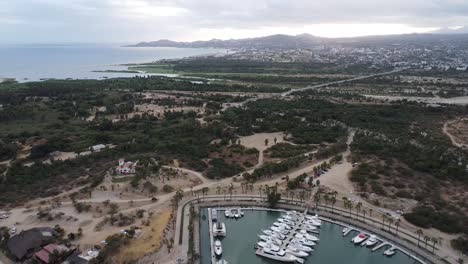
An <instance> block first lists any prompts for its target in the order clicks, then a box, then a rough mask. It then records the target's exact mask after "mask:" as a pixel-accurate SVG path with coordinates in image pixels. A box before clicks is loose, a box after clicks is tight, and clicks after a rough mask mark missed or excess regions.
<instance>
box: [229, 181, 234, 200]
mask: <svg viewBox="0 0 468 264" xmlns="http://www.w3.org/2000/svg"><path fill="white" fill-rule="evenodd" d="M233 190H234V184H232V182H231V185H229V199H231V200H232V191H233Z"/></svg>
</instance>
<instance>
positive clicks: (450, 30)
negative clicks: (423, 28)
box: [432, 27, 468, 34]
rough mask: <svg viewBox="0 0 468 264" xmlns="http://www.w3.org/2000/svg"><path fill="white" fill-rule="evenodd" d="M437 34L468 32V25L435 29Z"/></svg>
mask: <svg viewBox="0 0 468 264" xmlns="http://www.w3.org/2000/svg"><path fill="white" fill-rule="evenodd" d="M432 33H435V34H468V27H460V28H456V29H451V28H441V29H439V30H436V31H433V32H432Z"/></svg>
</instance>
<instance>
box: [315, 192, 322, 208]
mask: <svg viewBox="0 0 468 264" xmlns="http://www.w3.org/2000/svg"><path fill="white" fill-rule="evenodd" d="M314 199H315V208H318V206H319V204H320V199H321V194H320V192H316V193H315V195H314Z"/></svg>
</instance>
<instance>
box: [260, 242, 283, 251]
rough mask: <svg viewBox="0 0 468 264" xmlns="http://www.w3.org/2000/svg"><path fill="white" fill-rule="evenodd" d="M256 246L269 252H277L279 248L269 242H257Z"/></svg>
mask: <svg viewBox="0 0 468 264" xmlns="http://www.w3.org/2000/svg"><path fill="white" fill-rule="evenodd" d="M257 246H259V247H261V248H267V249H269V250H271V251H279V250H280V247H279V246H278V245H275V244H272V243H270V242H265V241H258V242H257Z"/></svg>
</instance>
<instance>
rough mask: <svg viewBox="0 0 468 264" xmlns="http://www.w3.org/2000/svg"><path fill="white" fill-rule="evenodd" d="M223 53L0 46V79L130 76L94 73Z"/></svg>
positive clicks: (95, 46)
mask: <svg viewBox="0 0 468 264" xmlns="http://www.w3.org/2000/svg"><path fill="white" fill-rule="evenodd" d="M225 52H226V51H225V50H221V49H190V48H133V47H123V46H122V45H120V44H63V45H60V44H49V45H44V44H41V45H32V44H31V45H0V78H15V79H16V80H17V81H19V82H26V81H38V80H42V79H67V78H71V79H102V78H115V77H133V76H135V75H138V74H135V73H121V72H119V73H111V72H93V71H105V70H126V69H127V67H126V66H120V64H126V63H144V62H153V61H156V60H161V59H175V58H183V57H190V56H198V55H205V54H214V53H225Z"/></svg>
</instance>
